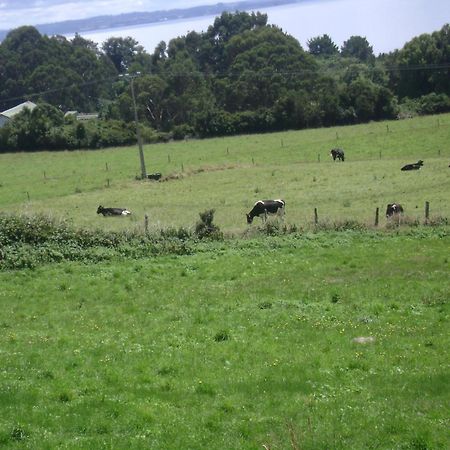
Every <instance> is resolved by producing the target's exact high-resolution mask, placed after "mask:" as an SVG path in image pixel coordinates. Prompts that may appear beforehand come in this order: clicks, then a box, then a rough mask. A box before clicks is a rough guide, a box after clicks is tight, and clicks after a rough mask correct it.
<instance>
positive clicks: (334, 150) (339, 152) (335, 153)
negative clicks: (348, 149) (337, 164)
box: [330, 148, 345, 162]
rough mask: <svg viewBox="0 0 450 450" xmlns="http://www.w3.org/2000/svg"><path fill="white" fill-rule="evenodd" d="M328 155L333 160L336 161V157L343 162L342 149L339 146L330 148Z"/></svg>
mask: <svg viewBox="0 0 450 450" xmlns="http://www.w3.org/2000/svg"><path fill="white" fill-rule="evenodd" d="M330 155H331V156H332V157H333V161H336V158H337V159H339V160H341V161H342V162H344V159H345V158H344V150H342V149H341V148H332V149H331V152H330Z"/></svg>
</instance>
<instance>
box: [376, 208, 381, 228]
mask: <svg viewBox="0 0 450 450" xmlns="http://www.w3.org/2000/svg"><path fill="white" fill-rule="evenodd" d="M379 217H380V208H378V207H377V209H376V210H375V226H376V227H377V226H378V219H379Z"/></svg>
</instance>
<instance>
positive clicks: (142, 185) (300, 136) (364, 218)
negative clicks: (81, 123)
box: [0, 114, 450, 233]
mask: <svg viewBox="0 0 450 450" xmlns="http://www.w3.org/2000/svg"><path fill="white" fill-rule="evenodd" d="M449 142H450V114H446V115H441V116H431V117H422V118H416V119H411V120H406V121H396V122H382V123H372V124H367V125H358V126H352V127H337V128H328V129H317V130H303V131H290V132H284V133H275V134H267V135H253V136H238V137H231V138H221V139H208V140H200V141H195V140H194V141H184V142H173V143H168V144H158V145H149V146H146V147H145V158H146V165H147V171H148V172H149V173H151V172H161V173H162V174H163V175H164V176H166V177H169V178H170V179H169V180H168V181H166V182H162V183H161V182H149V181H144V182H142V181H137V180H136V179H135V177H136V176H137V175H139V174H140V168H139V158H138V150H137V147H130V148H123V149H111V150H99V151H77V152H56V153H55V152H43V153H31V154H26V153H22V154H3V155H0V165H1V167H2V168H3V171H2V175H1V178H0V186H1V187H0V209H1V210H2V211H6V212H14V213H23V212H27V213H30V214H33V213H36V212H44V213H45V214H49V215H52V216H54V217H56V218H58V219H59V218H63V219H68V220H70V221H72V222H73V223H74V224H75V225H76V226H83V227H87V228H104V229H117V230H119V229H142V228H143V226H144V216H145V214H147V215H148V217H149V223H150V227H151V228H154V229H159V228H165V227H168V226H186V227H188V226H192V225H193V224H194V223H195V221H196V220H197V219H198V213H199V212H201V211H204V210H206V209H210V208H214V209H215V210H216V222H217V224H218V226H219V227H220V228H221V229H222V230H224V231H226V232H231V233H240V232H242V231H244V230H245V229H246V222H245V213H246V212H248V211H249V210H250V208H251V207H252V205H253V203H254V202H255V201H256V200H259V199H261V198H283V199H285V200H286V222H287V223H290V224H295V225H297V226H298V227H304V226H305V225H307V224H308V223H311V221H312V220H313V217H314V216H313V212H314V208H317V209H318V214H319V220H323V221H335V220H344V219H351V220H358V221H361V222H364V223H367V224H373V221H374V216H375V209H376V208H377V207H379V208H380V211H381V213H382V215H384V211H385V208H386V204H387V203H392V202H400V203H402V204H403V206H404V207H405V210H406V215H407V216H408V217H410V218H412V219H417V218H420V219H423V216H424V204H425V202H426V201H429V202H430V207H431V214H432V215H433V214H434V215H441V216H446V217H449V216H450V205H449V201H448V198H449V194H450V177H449V173H450V171H449V168H448V165H449V162H450V145H449ZM334 146H340V147H342V148H344V150H345V152H346V158H347V160H346V162H345V163H343V164H342V163H338V162H336V163H334V162H333V161H332V159H331V157H330V156H329V151H330V149H331V148H332V147H334ZM319 159H320V161H319ZM418 159H422V160H424V161H425V165H424V167H423V169H422V170H420V171H414V172H401V171H400V167H402V166H403V165H404V164H406V163H409V162H415V161H417V160H418ZM99 204H102V205H103V206H119V207H126V208H128V209H130V210H131V211H132V212H133V216H132V217H131V218H128V219H127V220H114V219H113V220H108V219H106V220H105V219H104V218H103V217H101V216H97V214H96V210H97V207H98V205H99ZM186 205H187V206H188V207H187V208H186Z"/></svg>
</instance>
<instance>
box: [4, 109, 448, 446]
mask: <svg viewBox="0 0 450 450" xmlns="http://www.w3.org/2000/svg"><path fill="white" fill-rule="evenodd" d="M449 138H450V115H442V116H438V117H425V118H417V119H412V120H408V121H401V122H389V123H374V124H368V125H363V126H355V127H345V128H330V129H321V130H305V131H295V132H294V131H292V132H286V133H276V134H270V135H257V136H240V137H233V138H223V139H211V140H205V141H183V142H172V143H167V144H160V145H152V146H146V147H145V157H146V163H147V171H148V172H149V173H150V172H156V171H158V172H162V173H163V176H166V177H167V180H166V181H164V182H150V181H141V180H136V179H135V176H136V175H138V174H139V172H140V170H139V158H138V151H137V148H136V147H130V148H123V149H109V150H99V151H95V152H86V151H77V152H61V153H49V152H44V153H30V154H24V153H23V154H3V155H0V165H1V167H2V168H3V170H2V175H1V178H0V211H1V212H6V213H13V214H22V213H29V214H30V215H31V216H30V217H33V215H34V214H37V213H44V214H46V215H49V216H51V217H54V218H56V219H64V220H67V221H68V222H70V223H72V224H73V225H74V227H76V231H77V230H78V231H79V230H98V229H102V230H105V231H106V233H103V234H102V236H109V235H112V234H113V233H110V231H113V230H114V231H124V232H125V233H124V234H125V235H126V234H127V232H129V231H130V232H131V231H138V232H139V231H142V230H143V222H144V220H143V218H144V215H145V214H148V216H149V220H150V231H152V230H154V231H155V233H154V236H156V235H157V233H156V231H157V230H160V229H168V228H169V227H192V226H193V224H194V223H195V222H196V221H197V220H198V213H199V212H201V211H205V210H207V209H209V208H214V209H215V210H216V216H215V220H214V222H215V223H216V224H217V225H218V226H219V227H220V229H221V230H222V231H224V232H225V235H226V238H225V239H224V240H208V239H205V240H198V239H196V238H195V237H193V236H192V235H191V236H190V237H187V238H186V241H183V239H179V240H178V241H176V239H178V238H174V240H173V242H175V241H176V242H178V244H177V245H178V247H176V246H175V244H174V247H173V251H172V252H171V251H170V249H171V248H172V247H171V245H172V244H173V242H172V241H170V238H169V239H167V248H166V247H164V249H163V250H164V251H161V252H160V253H154V254H158V255H159V256H151V255H154V254H153V253H151V252H148V253H145V252H146V251H147V248H151V245H153V244H152V242H153V241H152V233H149V236H148V241H146V240H145V239H144V238H142V239H141V237H140V235H139V234H138V233H136V234H133V233H129V234H130V235H132V236H133V239H135V240H133V239H130V240H126V239H125V240H124V241H123V242H121V243H120V245H119V244H118V245H117V247H114V246H113V247H111V248H104V249H103V248H101V245H100V246H99V248H97V247H95V248H87V249H84V248H83V247H82V245H81V244H80V246H78V244H79V243H80V242H83V240H84V241H86V242H87V241H88V236H87V235H84V234H83V233H82V232H80V233H79V236H78V234H77V233H74V234H70V233H65V232H64V229H59V228H58V232H59V233H60V234H57V235H56V239H55V240H54V241H52V242H48V241H45V240H44V241H43V242H42V243H40V244H39V245H40V248H39V249H36V255H37V254H44V255H50V256H51V258H50V259H45V258H44V259H42V260H39V259H35V260H33V261H34V262H35V263H36V264H34V265H30V266H29V267H33V268H32V269H21V270H0V285H1V289H0V304H1V306H2V307H1V308H0V328H1V330H2V332H1V333H0V367H1V370H0V410H1V414H0V447H2V448H8V449H19V448H20V449H55V448H58V449H122V448H128V449H192V450H202V449H205V450H206V449H208V450H212V449H217V450H219V449H220V450H228V449H242V450H254V449H266V450H268V449H270V450H285V449H292V450H300V449H301V450H316V449H323V450H325V449H327V450H328V449H336V450H338V449H341V450H347V449H357V450H359V449H361V450H363V449H371V448H372V449H386V450H388V449H389V450H391V449H397V450H419V449H420V450H425V449H428V450H430V449H442V450H444V449H447V448H449V447H450V433H449V429H450V426H449V425H450V423H449V415H448V411H449V404H450V390H449V388H448V386H449V385H450V379H449V378H450V377H449V356H450V355H449V348H450V338H449V333H448V326H449V313H450V311H449V298H450V285H449V283H448V280H449V273H450V257H449V255H450V251H449V250H450V240H449V233H448V231H449V227H448V225H445V224H441V225H439V226H422V225H418V224H417V223H416V224H415V226H412V227H410V226H403V227H402V226H400V227H395V228H394V229H392V227H387V226H386V224H387V222H386V219H385V218H384V210H385V208H386V204H387V203H392V202H400V203H402V205H403V206H404V208H405V212H406V214H405V221H407V219H411V220H412V221H414V220H416V221H418V222H422V221H423V214H424V212H423V208H424V203H425V201H429V202H430V205H431V216H432V217H433V216H436V217H437V216H439V217H444V218H448V217H449V216H450V206H449V201H448V199H449V193H450V168H449V167H448V165H449V163H450V147H449V143H450V139H449ZM336 146H339V147H342V148H344V149H345V152H346V161H345V162H344V163H340V162H333V160H332V159H331V157H330V156H329V151H330V149H331V148H332V147H336ZM419 159H422V160H424V162H425V164H424V167H423V168H422V169H421V170H419V171H411V172H407V173H405V172H401V171H400V168H401V167H402V166H403V165H404V164H406V163H412V162H415V161H417V160H419ZM271 197H272V198H276V197H282V198H284V199H285V200H286V218H285V223H286V224H287V225H296V227H297V228H298V229H299V230H300V231H299V232H290V233H283V232H281V233H279V234H278V235H277V236H268V235H265V234H264V233H263V232H262V230H261V228H260V227H259V226H258V224H257V223H256V224H253V225H252V226H251V228H250V229H251V230H252V232H249V231H248V230H249V227H248V225H247V224H246V219H245V213H246V212H248V211H249V210H250V209H251V207H252V205H253V203H254V202H255V201H256V200H258V199H260V198H271ZM99 204H102V205H103V206H106V207H124V208H128V209H130V210H131V211H132V212H133V214H132V215H131V216H130V217H109V218H108V217H103V216H101V215H97V214H96V211H97V207H98V206H99ZM376 207H379V208H380V213H381V217H380V226H379V227H378V229H375V228H374V227H372V225H373V219H374V212H375V208H376ZM314 208H317V209H318V212H319V224H321V223H324V224H325V223H327V222H328V221H329V222H333V221H345V220H356V221H358V222H360V223H362V224H366V225H369V226H368V227H367V228H364V227H353V228H351V227H349V228H348V229H345V230H343V231H339V232H338V231H332V230H333V226H330V227H329V228H328V229H329V230H331V231H327V232H326V231H323V230H324V229H325V228H326V227H316V228H314V227H313V226H312V221H313V210H314ZM35 217H36V216H35ZM255 221H256V222H257V221H258V219H255ZM436 222H439V221H438V220H437V221H436ZM441 222H445V221H441ZM46 224H47V222H45V220H41V222H40V225H39V226H40V227H41V229H40V231H37V232H36V233H38V232H39V233H41V232H42V235H45V232H46V230H47V225H46ZM33 226H34V228H37V227H36V222H34V223H33V222H31V221H30V223H29V224H27V225H26V227H28V228H26V230H25V231H26V232H27V233H28V235H29V236H31V238H33V235H32V230H33ZM363 228H364V229H363ZM17 229H19V228H17ZM3 231H4V230H0V232H3ZM291 231H292V230H291ZM7 233H10V234H11V235H12V239H11V243H10V244H8V245H9V250H8V251H11V253H10V254H9V256H8V257H11V258H15V257H16V256H17V258H18V260H17V261H19V262H20V261H22V260H21V259H20V258H23V260H24V261H26V257H28V256H30V255H28V254H29V253H30V254H31V253H32V251H31V250H33V244H32V242H33V240H32V239H31V241H30V242H31V243H30V242H28V241H27V242H26V243H23V244H24V245H22V243H21V242H20V238H18V239H17V240H16V241H15V240H14V239H15V229H14V228H13V227H12V228H11V229H10V230H9V231H8V230H6V231H5V232H3V234H2V233H0V238H1V239H5V237H8V236H6V235H7ZM68 236H69V237H70V239H69V238H68ZM73 236H78V238H79V241H76V240H75V238H74V239H73V240H72V237H73ZM99 236H100V234H99ZM136 236H137V238H135V237H136ZM161 236H163V235H161ZM93 241H94V242H97V241H95V239H94V240H93ZM2 242H9V241H8V239H5V240H4V241H2ZM98 242H101V240H99V241H98ZM155 242H156V243H155V244H154V245H160V242H157V241H155ZM146 245H148V247H146ZM133 246H135V248H134V247H133ZM36 247H37V245H36ZM3 250H4V249H2V248H0V258H4V257H5V255H6V253H4V252H3ZM16 250H17V253H15V252H16ZM84 250H86V252H87V253H86V254H88V253H89V252H90V253H89V255H90V256H89V258H88V257H86V259H83V258H80V259H77V260H76V261H75V260H72V261H69V259H70V258H66V259H64V254H66V253H65V252H67V255H73V254H74V253H78V252H80V253H82V251H84ZM143 252H144V253H145V254H144V253H143ZM33 258H34V256H33V255H31V256H30V259H31V260H32V259H33ZM52 258H53V259H52ZM95 258H97V259H95ZM49 260H59V261H61V262H60V263H58V264H56V263H53V264H44V263H43V262H42V261H49ZM39 261H41V262H39ZM83 261H84V262H83ZM93 261H96V262H95V263H94V262H93ZM1 262H2V261H1V260H0V263H1ZM12 262H13V263H14V261H13V260H12ZM0 267H1V265H0ZM9 267H26V266H25V265H24V266H20V265H16V266H14V264H13V265H11V266H9Z"/></svg>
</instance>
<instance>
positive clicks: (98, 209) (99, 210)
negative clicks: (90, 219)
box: [97, 205, 103, 214]
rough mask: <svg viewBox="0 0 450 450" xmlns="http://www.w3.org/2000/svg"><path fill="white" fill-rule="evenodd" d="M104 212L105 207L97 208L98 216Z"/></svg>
mask: <svg viewBox="0 0 450 450" xmlns="http://www.w3.org/2000/svg"><path fill="white" fill-rule="evenodd" d="M102 212H103V206H102V205H100V206H99V207H98V208H97V214H101V213H102Z"/></svg>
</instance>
